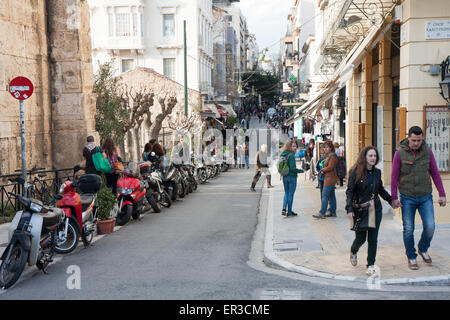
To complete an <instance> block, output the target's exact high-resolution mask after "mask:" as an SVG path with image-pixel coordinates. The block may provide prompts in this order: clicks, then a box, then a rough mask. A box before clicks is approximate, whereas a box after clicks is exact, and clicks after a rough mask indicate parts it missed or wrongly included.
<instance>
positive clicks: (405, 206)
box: [400, 194, 435, 259]
mask: <svg viewBox="0 0 450 320" xmlns="http://www.w3.org/2000/svg"><path fill="white" fill-rule="evenodd" d="M400 202H401V203H402V220H403V243H404V244H405V249H406V256H407V257H408V259H416V258H417V253H416V248H415V247H414V219H415V216H416V210H417V209H418V210H419V214H420V217H421V219H422V224H423V231H422V236H421V237H420V240H419V244H418V249H419V250H420V252H427V251H428V248H429V247H430V244H431V240H432V239H433V235H434V229H435V224H434V207H433V196H432V195H431V194H428V195H426V196H423V197H419V198H414V197H410V196H405V195H403V194H400Z"/></svg>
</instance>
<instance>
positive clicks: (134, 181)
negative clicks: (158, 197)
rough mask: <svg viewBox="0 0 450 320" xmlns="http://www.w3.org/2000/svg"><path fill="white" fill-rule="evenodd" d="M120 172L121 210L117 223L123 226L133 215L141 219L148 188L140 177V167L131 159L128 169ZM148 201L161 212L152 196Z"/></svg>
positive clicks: (118, 187)
mask: <svg viewBox="0 0 450 320" xmlns="http://www.w3.org/2000/svg"><path fill="white" fill-rule="evenodd" d="M120 173H121V175H122V177H121V178H119V180H118V181H117V191H118V197H117V199H118V201H119V212H118V213H117V216H116V223H117V224H118V225H120V226H123V225H124V224H126V223H127V222H128V221H130V218H131V217H133V219H135V220H137V219H139V217H140V215H141V213H142V212H143V211H144V209H145V202H144V201H145V199H146V193H147V190H146V188H145V183H144V181H142V180H141V179H139V167H138V165H137V164H136V163H135V162H133V161H131V162H130V163H129V164H128V167H127V169H124V170H121V171H120ZM147 201H148V202H149V203H150V205H151V206H152V208H153V210H154V211H155V212H159V211H158V210H159V209H158V206H157V204H156V203H155V202H154V200H153V199H151V197H147ZM155 209H156V210H155Z"/></svg>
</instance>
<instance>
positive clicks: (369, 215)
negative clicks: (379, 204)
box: [350, 199, 376, 231]
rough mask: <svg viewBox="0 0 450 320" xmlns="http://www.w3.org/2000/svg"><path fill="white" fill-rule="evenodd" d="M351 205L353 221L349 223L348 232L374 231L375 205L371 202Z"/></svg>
mask: <svg viewBox="0 0 450 320" xmlns="http://www.w3.org/2000/svg"><path fill="white" fill-rule="evenodd" d="M363 205H364V206H363ZM358 206H359V207H356V206H355V205H353V208H354V209H353V213H354V214H353V219H352V220H351V222H350V230H353V231H368V230H373V229H376V222H375V203H374V201H373V199H372V200H370V201H369V202H366V204H362V205H358Z"/></svg>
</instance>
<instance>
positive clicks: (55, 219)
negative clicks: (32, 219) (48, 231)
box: [40, 208, 64, 228]
mask: <svg viewBox="0 0 450 320" xmlns="http://www.w3.org/2000/svg"><path fill="white" fill-rule="evenodd" d="M47 209H48V211H47V212H45V213H43V212H41V213H40V215H41V216H42V226H43V227H44V228H48V227H52V226H54V225H57V224H58V223H59V222H60V221H61V217H62V216H63V214H64V211H62V209H59V208H47Z"/></svg>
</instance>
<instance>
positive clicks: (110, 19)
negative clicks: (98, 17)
mask: <svg viewBox="0 0 450 320" xmlns="http://www.w3.org/2000/svg"><path fill="white" fill-rule="evenodd" d="M108 35H109V36H110V37H114V15H113V14H112V13H108Z"/></svg>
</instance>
